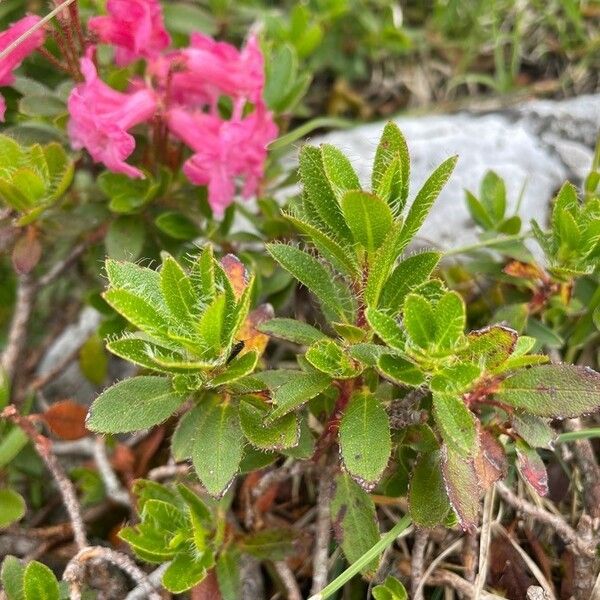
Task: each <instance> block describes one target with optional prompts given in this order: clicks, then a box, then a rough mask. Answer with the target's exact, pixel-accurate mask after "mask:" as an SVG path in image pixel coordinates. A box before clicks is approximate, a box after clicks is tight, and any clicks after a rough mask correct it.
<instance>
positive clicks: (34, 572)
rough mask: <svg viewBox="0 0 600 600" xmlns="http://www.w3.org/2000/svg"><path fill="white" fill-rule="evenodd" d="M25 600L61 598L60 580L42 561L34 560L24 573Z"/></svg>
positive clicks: (57, 599)
mask: <svg viewBox="0 0 600 600" xmlns="http://www.w3.org/2000/svg"><path fill="white" fill-rule="evenodd" d="M23 592H24V600H59V598H60V592H59V589H58V581H57V580H56V576H55V575H54V573H53V572H52V571H51V570H50V569H49V568H48V567H47V566H46V565H43V564H42V563H39V562H37V561H35V560H32V561H31V562H30V563H29V564H28V565H27V566H26V567H25V573H24V575H23Z"/></svg>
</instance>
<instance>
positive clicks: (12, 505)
mask: <svg viewBox="0 0 600 600" xmlns="http://www.w3.org/2000/svg"><path fill="white" fill-rule="evenodd" d="M26 508H27V507H26V506H25V500H23V496H21V494H19V493H18V492H15V491H14V490H12V489H10V488H4V489H0V529H3V528H4V527H8V526H9V525H11V524H12V523H15V522H16V521H19V520H20V519H22V518H23V516H24V515H25V510H26Z"/></svg>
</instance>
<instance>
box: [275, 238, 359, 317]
mask: <svg viewBox="0 0 600 600" xmlns="http://www.w3.org/2000/svg"><path fill="white" fill-rule="evenodd" d="M267 250H268V252H269V254H271V256H273V258H274V259H275V260H276V261H277V262H278V263H279V264H280V265H281V266H282V267H283V268H284V269H285V270H286V271H288V272H289V273H290V274H291V275H293V276H294V277H295V278H296V279H297V280H298V281H300V283H303V284H304V285H305V286H306V287H307V288H308V289H309V290H310V291H311V292H312V293H313V294H314V296H315V298H316V299H317V300H318V301H319V302H320V303H321V305H322V306H323V308H324V309H326V310H328V311H330V312H331V313H333V314H334V315H336V316H337V317H338V318H339V319H340V320H342V321H347V320H349V318H348V317H349V315H350V313H351V311H352V307H353V304H354V302H353V299H352V296H351V294H350V291H349V290H348V289H347V288H345V287H344V286H343V285H342V284H341V283H338V282H336V280H335V276H334V275H333V273H332V272H331V271H330V270H329V269H327V268H326V267H325V266H323V265H322V264H321V263H320V262H319V261H318V260H317V259H316V258H315V257H314V256H312V255H310V254H308V252H304V251H303V250H300V249H299V248H295V247H294V246H288V245H287V244H267Z"/></svg>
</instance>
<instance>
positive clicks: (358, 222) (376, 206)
mask: <svg viewBox="0 0 600 600" xmlns="http://www.w3.org/2000/svg"><path fill="white" fill-rule="evenodd" d="M341 207H342V212H343V213H344V218H345V219H346V223H347V224H348V227H349V228H350V231H351V232H352V236H353V238H354V239H355V240H356V241H357V242H358V243H359V244H360V245H361V246H363V247H364V248H366V249H367V250H368V251H369V252H373V251H374V250H377V248H379V247H380V246H381V244H382V243H383V241H384V240H385V237H386V235H387V234H388V232H389V230H390V228H391V227H392V222H393V217H392V211H391V210H390V207H389V206H388V205H387V204H386V203H385V202H384V201H383V200H381V198H378V197H377V196H375V195H373V194H369V193H368V192H363V191H360V190H351V191H348V192H346V193H345V194H344V195H343V196H342V198H341Z"/></svg>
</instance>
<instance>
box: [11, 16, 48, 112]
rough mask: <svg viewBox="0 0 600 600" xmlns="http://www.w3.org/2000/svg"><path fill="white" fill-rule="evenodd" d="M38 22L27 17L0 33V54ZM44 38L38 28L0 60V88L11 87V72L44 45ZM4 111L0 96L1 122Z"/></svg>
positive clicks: (34, 18) (12, 79)
mask: <svg viewBox="0 0 600 600" xmlns="http://www.w3.org/2000/svg"><path fill="white" fill-rule="evenodd" d="M39 21H40V18H39V17H38V16H36V15H29V16H27V17H23V18H22V19H20V20H19V21H17V22H16V23H13V24H12V25H11V26H10V27H9V28H8V29H7V30H6V31H3V32H2V33H0V52H2V51H3V50H6V49H7V48H8V47H9V46H10V45H11V44H12V43H13V42H15V41H16V40H17V39H19V38H20V37H21V36H22V35H23V34H24V33H25V32H27V31H29V30H30V29H31V28H32V27H34V26H35V25H36V24H37V23H39ZM44 38H45V34H44V30H43V28H39V29H37V30H36V31H34V32H33V33H32V34H31V35H29V36H28V37H27V38H25V39H24V40H23V41H22V42H21V43H20V44H19V45H18V46H17V47H16V48H14V49H13V50H11V51H10V52H9V53H8V54H7V55H6V56H5V57H4V58H2V59H1V60H0V86H7V85H11V84H12V83H13V82H14V80H15V78H14V75H13V71H14V70H15V69H16V68H17V67H18V66H19V65H20V64H21V63H22V62H23V60H24V59H25V58H26V57H27V56H29V55H30V54H31V53H32V52H33V51H35V50H36V49H37V48H39V47H40V46H42V45H43V44H44ZM5 110H6V104H5V101H4V98H3V97H2V96H0V120H2V121H3V120H4V112H5Z"/></svg>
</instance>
